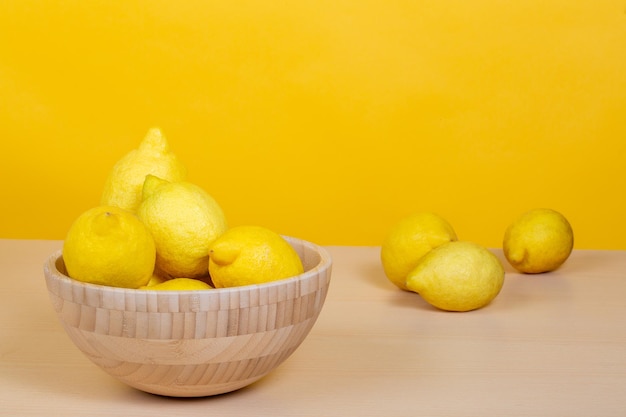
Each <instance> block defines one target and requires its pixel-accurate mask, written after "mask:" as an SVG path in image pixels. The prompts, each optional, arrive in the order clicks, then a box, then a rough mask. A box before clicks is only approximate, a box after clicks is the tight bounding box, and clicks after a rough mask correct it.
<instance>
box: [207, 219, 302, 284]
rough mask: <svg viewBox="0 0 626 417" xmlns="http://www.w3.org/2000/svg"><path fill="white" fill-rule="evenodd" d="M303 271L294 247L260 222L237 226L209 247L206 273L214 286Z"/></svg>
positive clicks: (271, 279)
mask: <svg viewBox="0 0 626 417" xmlns="http://www.w3.org/2000/svg"><path fill="white" fill-rule="evenodd" d="M303 271H304V268H303V265H302V260H301V259H300V257H299V256H298V253H297V252H296V251H295V249H294V248H293V247H292V246H291V245H290V244H289V242H287V241H286V240H285V239H284V238H283V237H282V236H281V235H279V234H278V233H276V232H274V231H272V230H270V229H267V228H265V227H262V226H236V227H233V228H231V229H229V230H227V231H226V232H225V233H224V234H223V235H222V236H220V237H219V238H217V239H216V240H215V241H214V242H213V243H212V244H211V247H210V250H209V275H210V276H211V280H212V282H213V285H215V288H225V287H237V286H242V285H250V284H260V283H264V282H270V281H275V280H279V279H284V278H289V277H293V276H296V275H299V274H301V273H302V272H303Z"/></svg>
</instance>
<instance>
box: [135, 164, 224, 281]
mask: <svg viewBox="0 0 626 417" xmlns="http://www.w3.org/2000/svg"><path fill="white" fill-rule="evenodd" d="M142 195H143V201H142V202H141V204H140V205H139V208H138V210H137V215H138V216H139V219H141V221H142V222H143V223H144V224H145V225H146V227H147V228H148V229H149V230H150V232H151V233H152V236H153V237H154V241H155V244H156V251H157V256H156V267H157V268H159V269H160V270H162V271H163V272H165V273H166V274H168V275H170V276H171V277H186V278H198V277H202V276H206V275H207V274H208V266H209V245H210V244H211V243H212V242H213V241H214V240H215V239H216V238H217V237H218V236H220V235H221V234H222V233H224V231H226V229H227V223H226V218H225V216H224V212H223V211H222V208H221V207H220V206H219V204H218V203H217V202H216V201H215V199H214V198H213V197H211V196H210V195H209V194H208V193H207V192H206V191H205V190H204V189H202V188H201V187H199V186H197V185H195V184H192V183H190V182H186V181H179V182H170V181H166V180H164V179H162V178H158V177H156V176H154V175H148V176H146V180H145V182H144V186H143V191H142Z"/></svg>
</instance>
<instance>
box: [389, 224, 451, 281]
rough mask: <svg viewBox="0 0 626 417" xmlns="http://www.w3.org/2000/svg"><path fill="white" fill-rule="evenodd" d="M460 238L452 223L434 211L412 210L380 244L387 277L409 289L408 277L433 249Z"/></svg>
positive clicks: (392, 228)
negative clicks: (414, 211)
mask: <svg viewBox="0 0 626 417" xmlns="http://www.w3.org/2000/svg"><path fill="white" fill-rule="evenodd" d="M455 240H457V236H456V233H455V231H454V229H453V228H452V226H450V224H449V223H448V222H447V221H446V220H445V219H443V218H442V217H441V216H439V215H437V214H435V213H431V212H417V213H413V214H411V215H409V216H407V217H405V218H403V219H401V220H400V221H399V222H397V223H396V224H394V225H393V226H392V227H391V229H390V230H389V233H388V235H387V237H386V238H385V240H384V241H383V243H382V245H381V250H380V258H381V262H382V265H383V269H384V271H385V275H386V276H387V278H388V279H389V280H390V281H391V282H392V283H394V284H395V285H397V286H398V287H400V288H402V289H404V290H406V289H407V287H406V284H405V280H406V277H407V275H408V273H409V272H410V271H411V270H412V269H413V268H414V267H415V266H416V265H417V262H418V261H419V260H420V259H421V258H422V256H424V255H425V254H426V253H428V252H429V251H430V250H431V249H433V248H436V247H437V246H439V245H442V244H444V243H447V242H451V241H455Z"/></svg>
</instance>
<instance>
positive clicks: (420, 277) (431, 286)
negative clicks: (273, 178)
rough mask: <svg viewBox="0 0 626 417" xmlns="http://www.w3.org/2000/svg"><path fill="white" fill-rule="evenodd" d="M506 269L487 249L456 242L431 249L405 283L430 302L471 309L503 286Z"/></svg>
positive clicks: (454, 307)
mask: <svg viewBox="0 0 626 417" xmlns="http://www.w3.org/2000/svg"><path fill="white" fill-rule="evenodd" d="M503 284H504V268H503V267H502V264H501V263H500V261H499V260H498V258H497V257H496V256H495V255H494V254H493V253H491V252H490V251H489V250H488V249H486V248H484V247H483V246H480V245H478V244H476V243H473V242H465V241H455V242H449V243H445V244H443V245H440V246H438V247H436V248H434V249H433V250H431V251H430V252H428V253H427V254H426V255H424V257H423V258H422V259H421V260H420V261H419V263H418V264H417V266H416V267H415V268H414V269H413V270H412V271H411V272H410V273H409V275H408V277H407V280H406V285H407V288H408V289H409V290H411V291H415V292H417V293H419V295H420V296H421V297H422V298H424V300H426V301H427V302H428V303H429V304H431V305H433V306H435V307H437V308H439V309H441V310H448V311H470V310H475V309H478V308H481V307H484V306H486V305H487V304H489V303H490V302H491V301H492V300H493V299H494V298H495V297H496V296H497V295H498V294H499V293H500V290H501V289H502V286H503Z"/></svg>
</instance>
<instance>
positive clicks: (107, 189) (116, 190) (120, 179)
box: [100, 127, 187, 212]
mask: <svg viewBox="0 0 626 417" xmlns="http://www.w3.org/2000/svg"><path fill="white" fill-rule="evenodd" d="M148 174H152V175H156V176H158V177H160V178H163V179H165V180H168V181H182V180H184V179H185V178H186V176H187V170H186V168H185V166H184V165H183V163H182V162H181V161H180V160H179V159H178V157H176V155H175V154H173V153H172V152H171V151H170V148H169V144H168V142H167V139H166V138H165V136H164V135H163V133H162V132H161V130H160V129H159V128H156V127H155V128H151V129H150V130H148V133H147V134H146V136H145V137H144V139H143V140H142V141H141V143H140V144H139V147H138V148H137V149H133V150H132V151H130V152H129V153H127V154H126V155H124V156H123V157H122V158H121V159H120V160H119V161H117V163H116V164H115V165H114V166H113V168H112V169H111V172H110V173H109V176H108V177H107V179H106V182H105V184H104V189H103V191H102V197H101V201H100V202H101V204H102V205H111V206H117V207H121V208H123V209H126V210H130V211H133V212H134V211H136V210H137V207H139V204H140V203H141V192H142V187H143V182H144V180H145V178H146V175H148Z"/></svg>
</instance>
